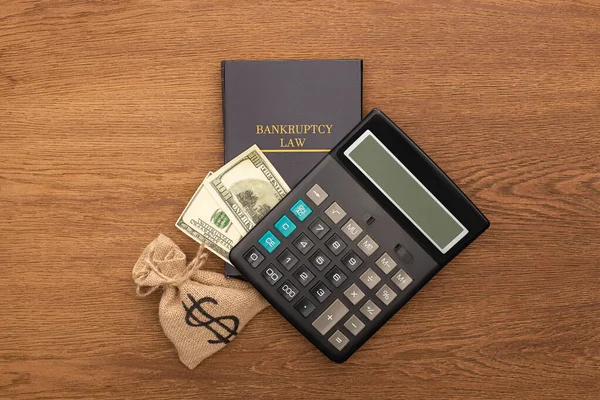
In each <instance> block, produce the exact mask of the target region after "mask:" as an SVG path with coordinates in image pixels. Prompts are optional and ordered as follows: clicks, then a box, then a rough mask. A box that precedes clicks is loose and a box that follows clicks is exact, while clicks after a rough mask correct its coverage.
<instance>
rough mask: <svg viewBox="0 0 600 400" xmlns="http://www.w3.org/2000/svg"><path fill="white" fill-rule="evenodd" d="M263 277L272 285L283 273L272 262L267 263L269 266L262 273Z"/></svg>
mask: <svg viewBox="0 0 600 400" xmlns="http://www.w3.org/2000/svg"><path fill="white" fill-rule="evenodd" d="M262 276H263V278H265V279H266V280H267V282H269V283H270V284H271V285H274V284H276V283H277V281H279V280H280V279H281V277H282V276H283V274H282V273H281V272H279V270H278V269H277V268H275V266H274V265H273V264H269V266H268V267H267V268H266V269H265V270H264V271H263V273H262Z"/></svg>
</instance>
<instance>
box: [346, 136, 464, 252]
mask: <svg viewBox="0 0 600 400" xmlns="http://www.w3.org/2000/svg"><path fill="white" fill-rule="evenodd" d="M344 155H345V156H346V157H348V159H349V160H350V161H351V162H352V163H353V164H354V165H355V166H356V167H357V168H358V169H359V170H360V171H361V172H362V173H363V174H364V175H365V176H366V177H367V178H368V179H369V180H370V181H371V182H372V183H373V184H374V185H375V186H376V187H377V188H378V189H379V190H380V191H381V193H383V194H384V195H385V196H386V197H387V198H388V199H389V200H390V201H391V202H392V203H393V204H394V205H395V206H396V207H397V208H398V209H399V210H400V211H401V212H402V213H403V214H404V215H405V216H406V218H408V219H409V220H410V221H411V222H412V223H413V224H414V225H415V226H416V227H417V228H418V229H419V230H420V231H421V232H422V233H423V235H425V236H426V237H427V238H428V239H429V240H430V241H431V242H432V243H433V244H434V245H435V246H436V247H437V248H438V249H439V250H440V251H441V252H442V253H446V252H447V251H448V250H450V249H451V248H452V246H454V245H455V244H456V243H457V242H458V241H459V240H460V239H462V238H463V237H464V236H465V235H466V234H467V232H468V231H467V229H466V228H465V227H464V226H463V225H462V224H461V223H460V222H459V221H458V219H456V217H455V216H454V215H452V214H451V213H450V211H448V209H447V208H446V207H444V205H443V204H442V203H440V201H439V200H438V199H437V198H436V197H435V196H434V195H433V194H432V193H431V192H430V191H429V190H428V189H427V188H426V187H425V186H424V185H423V184H422V183H421V182H420V181H419V180H418V179H417V178H416V177H415V176H414V175H413V174H412V172H411V171H410V170H409V169H408V168H406V166H405V165H404V164H402V162H400V160H398V158H396V156H394V154H393V153H392V152H391V151H390V150H389V149H388V148H387V147H385V146H384V145H383V143H381V141H379V139H378V138H377V137H376V136H375V135H374V134H373V133H372V132H371V131H370V130H367V131H365V132H364V133H363V134H362V135H361V136H359V137H358V139H356V141H355V142H354V143H352V144H351V145H350V147H348V148H347V149H346V150H345V151H344Z"/></svg>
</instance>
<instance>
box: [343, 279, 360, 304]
mask: <svg viewBox="0 0 600 400" xmlns="http://www.w3.org/2000/svg"><path fill="white" fill-rule="evenodd" d="M344 296H346V298H348V300H350V302H351V303H352V304H355V305H356V304H357V303H358V302H359V301H361V300H362V299H363V297H365V294H364V293H363V291H362V290H360V289H359V287H358V286H356V284H354V283H353V284H352V285H350V287H349V288H348V289H346V290H345V291H344Z"/></svg>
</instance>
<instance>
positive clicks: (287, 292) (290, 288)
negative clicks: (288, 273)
mask: <svg viewBox="0 0 600 400" xmlns="http://www.w3.org/2000/svg"><path fill="white" fill-rule="evenodd" d="M278 292H279V294H281V295H282V296H283V297H284V298H285V299H286V300H287V301H292V300H294V297H296V295H297V294H298V288H296V286H294V285H292V283H291V282H290V281H286V282H285V283H284V284H283V285H281V287H280V288H279V290H278Z"/></svg>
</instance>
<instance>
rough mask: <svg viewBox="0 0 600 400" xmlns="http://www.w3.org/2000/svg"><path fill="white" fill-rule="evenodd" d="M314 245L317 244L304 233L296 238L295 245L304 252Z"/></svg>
mask: <svg viewBox="0 0 600 400" xmlns="http://www.w3.org/2000/svg"><path fill="white" fill-rule="evenodd" d="M314 245H315V244H314V243H313V242H312V241H311V240H310V239H309V238H308V236H306V235H305V234H304V233H302V234H301V235H300V236H298V239H296V240H294V246H296V248H297V249H298V251H299V252H300V253H302V254H306V253H308V252H309V251H310V249H312V248H313V246H314Z"/></svg>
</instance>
